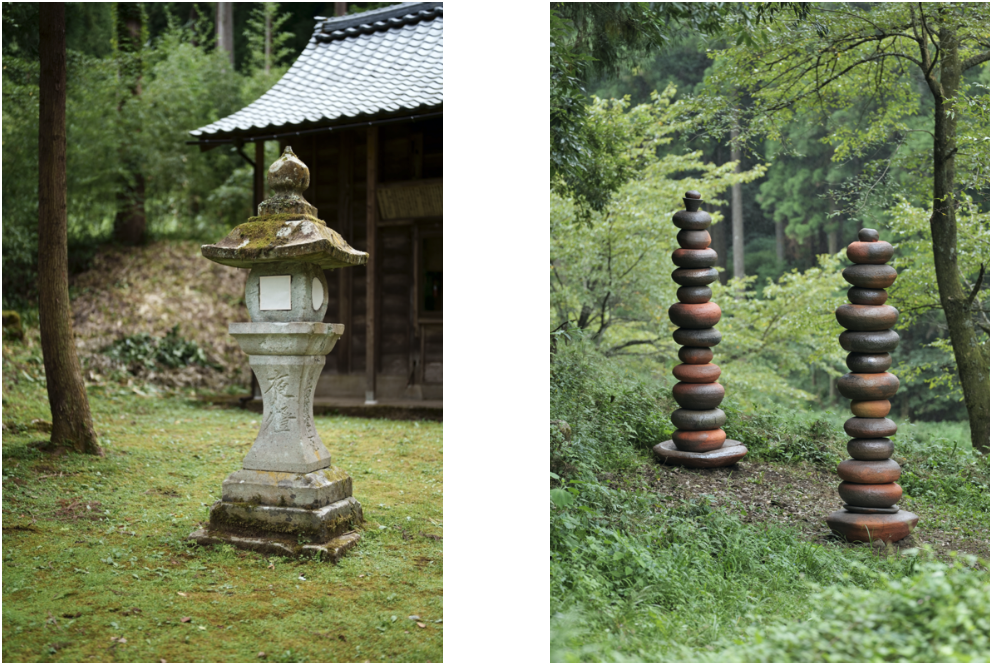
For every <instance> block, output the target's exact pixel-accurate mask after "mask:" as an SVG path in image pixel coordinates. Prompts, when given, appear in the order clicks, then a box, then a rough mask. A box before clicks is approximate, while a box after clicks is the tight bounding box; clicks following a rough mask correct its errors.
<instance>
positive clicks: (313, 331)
mask: <svg viewBox="0 0 993 667" xmlns="http://www.w3.org/2000/svg"><path fill="white" fill-rule="evenodd" d="M344 332H345V325H343V324H328V323H325V322H231V323H230V324H228V333H229V334H231V336H233V337H234V339H235V340H236V341H238V345H239V346H241V349H242V351H243V352H244V353H245V354H248V355H263V356H272V355H276V356H317V355H321V356H324V355H327V354H328V353H329V352H331V350H332V349H333V348H334V345H335V343H337V342H338V339H339V338H341V334H343V333H344Z"/></svg>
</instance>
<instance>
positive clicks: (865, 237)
mask: <svg viewBox="0 0 993 667" xmlns="http://www.w3.org/2000/svg"><path fill="white" fill-rule="evenodd" d="M878 240H879V232H877V231H876V230H875V229H868V228H866V229H860V230H859V241H863V242H865V241H878Z"/></svg>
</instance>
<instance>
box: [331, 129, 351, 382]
mask: <svg viewBox="0 0 993 667" xmlns="http://www.w3.org/2000/svg"><path fill="white" fill-rule="evenodd" d="M338 136H339V142H338V220H337V222H336V223H335V225H334V228H335V229H336V230H338V233H339V234H341V235H342V236H344V237H345V238H346V239H351V238H352V189H353V188H354V187H355V178H354V158H355V135H354V134H353V133H352V131H350V130H345V131H344V132H341V133H340V134H339V135H338ZM352 271H354V269H344V270H339V273H338V321H339V322H341V323H342V324H344V325H345V334H344V335H343V336H342V337H341V340H339V341H338V373H339V374H342V375H346V374H348V373H351V372H352V335H353V334H352Z"/></svg>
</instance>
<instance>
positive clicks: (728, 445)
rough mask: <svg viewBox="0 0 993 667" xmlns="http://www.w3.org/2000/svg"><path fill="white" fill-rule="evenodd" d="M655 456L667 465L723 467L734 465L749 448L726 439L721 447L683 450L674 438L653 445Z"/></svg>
mask: <svg viewBox="0 0 993 667" xmlns="http://www.w3.org/2000/svg"><path fill="white" fill-rule="evenodd" d="M652 451H653V452H654V453H655V457H656V458H657V459H658V460H659V461H660V462H662V463H664V464H666V465H678V466H685V467H687V468H723V467H726V466H730V465H734V464H735V463H737V462H738V461H740V460H741V459H743V458H744V457H745V455H747V454H748V449H747V448H746V447H745V446H744V445H743V444H741V443H740V442H738V441H737V440H725V441H724V446H723V447H721V448H720V449H712V450H710V451H709V452H681V451H679V450H678V449H676V445H675V443H674V442H673V441H672V440H666V441H665V442H660V443H659V444H657V445H655V446H654V447H652Z"/></svg>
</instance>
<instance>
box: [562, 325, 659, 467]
mask: <svg viewBox="0 0 993 667" xmlns="http://www.w3.org/2000/svg"><path fill="white" fill-rule="evenodd" d="M555 337H556V338H558V340H557V341H556V349H557V351H556V353H555V354H554V355H552V363H551V378H550V381H549V392H550V401H551V407H550V414H551V417H552V419H554V420H562V421H565V422H566V423H567V424H569V427H570V429H571V437H570V438H569V439H566V438H565V437H563V436H562V435H561V433H558V432H557V430H553V441H552V442H553V445H552V454H551V456H552V459H553V462H552V466H553V469H554V470H556V471H557V472H559V473H562V474H564V475H567V476H573V475H579V476H581V477H583V478H590V477H591V475H593V474H595V473H597V472H600V471H603V470H616V469H622V468H625V467H630V466H631V465H633V464H634V462H635V458H634V454H635V451H636V449H637V448H647V447H651V446H652V445H654V444H656V443H658V442H661V441H662V440H664V439H665V437H667V436H668V434H669V433H671V431H672V424H671V423H670V422H669V418H668V415H669V413H670V412H671V409H670V408H671V407H672V405H673V404H672V401H671V399H670V398H669V393H668V391H666V389H667V387H666V386H665V385H660V384H656V383H652V384H650V383H646V382H644V381H640V380H638V379H636V378H633V377H631V376H630V375H628V374H626V373H624V372H623V370H621V369H618V368H616V367H615V366H614V365H612V364H610V363H609V362H608V361H607V360H605V359H604V358H603V356H602V355H601V354H600V353H598V352H597V351H596V350H595V349H594V346H593V345H592V344H591V343H590V342H589V341H588V340H586V338H585V336H584V335H583V334H582V332H578V331H573V332H571V333H570V334H564V333H562V332H559V333H558V334H557V335H556V336H555ZM570 338H571V339H570Z"/></svg>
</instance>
